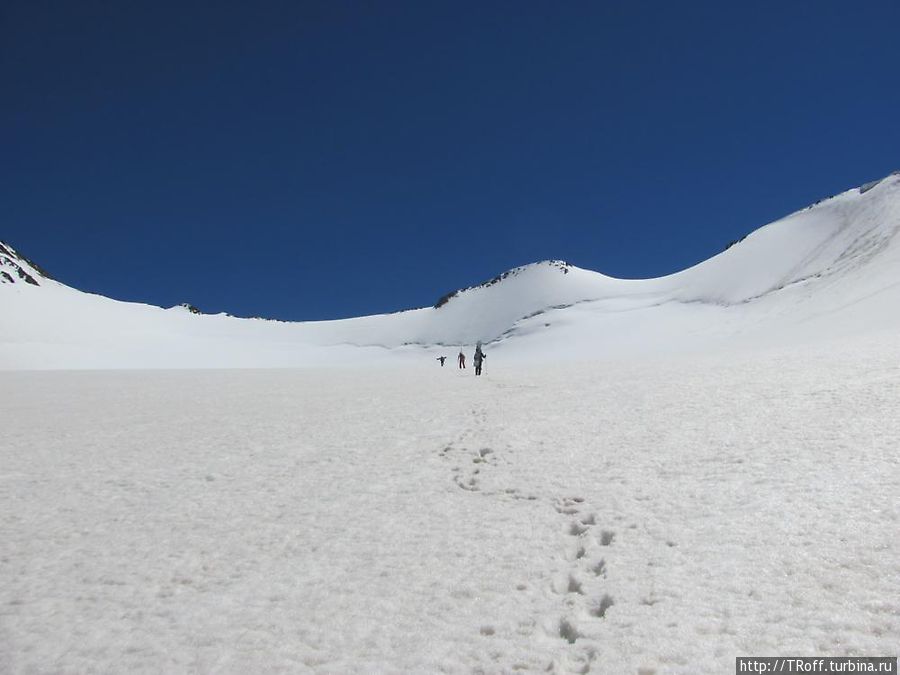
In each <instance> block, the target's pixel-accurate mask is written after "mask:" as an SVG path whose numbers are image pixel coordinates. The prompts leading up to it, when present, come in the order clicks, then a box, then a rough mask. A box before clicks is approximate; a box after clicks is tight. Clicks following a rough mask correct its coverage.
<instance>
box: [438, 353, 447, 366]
mask: <svg viewBox="0 0 900 675" xmlns="http://www.w3.org/2000/svg"><path fill="white" fill-rule="evenodd" d="M437 360H438V361H440V362H441V368H443V367H444V361H446V360H447V357H446V356H439V357H437Z"/></svg>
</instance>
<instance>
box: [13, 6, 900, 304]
mask: <svg viewBox="0 0 900 675" xmlns="http://www.w3.org/2000/svg"><path fill="white" fill-rule="evenodd" d="M897 26H900V3H897V2H896V1H892V2H881V1H877V0H876V1H873V2H867V3H848V2H828V1H825V2H790V3H785V2H754V3H746V2H744V3H728V2H692V3H668V2H640V1H638V2H599V1H598V2H591V3H581V2H571V3H538V2H503V3H499V2H498V3H494V2H478V3H462V2H453V3H450V2H441V3H436V2H434V3H433V2H378V3H362V2H359V3H347V2H340V1H329V2H298V1H276V2H265V1H263V2H252V3H251V2H216V3H212V2H192V1H191V0H186V1H184V2H178V3H169V2H153V3H149V2H127V3H126V2H112V1H109V2H96V1H91V0H86V1H83V2H77V3H75V2H73V3H61V2H43V1H40V0H24V1H22V0H6V2H4V3H3V4H2V5H0V97H2V105H0V158H2V159H0V239H4V240H7V241H9V242H10V243H11V244H12V245H14V246H16V247H18V248H19V249H20V250H21V251H23V252H24V253H25V254H26V255H28V256H29V257H31V258H33V259H34V260H35V261H37V262H38V263H40V264H41V265H43V266H44V267H45V268H47V269H48V270H49V271H50V272H51V273H53V274H54V275H55V276H56V277H57V278H59V279H60V280H61V281H63V282H65V283H67V284H69V285H72V286H75V287H77V288H80V289H82V290H87V291H91V292H96V293H102V294H104V295H108V296H110V297H114V298H118V299H123V300H134V301H140V302H148V303H152V304H158V305H163V306H169V305H173V304H176V303H178V302H183V301H187V302H191V303H194V304H195V305H197V306H199V307H201V308H202V309H204V310H206V311H214V312H216V311H228V312H231V313H233V314H237V315H240V316H256V315H262V316H268V317H273V318H280V319H289V320H304V319H328V318H337V317H343V316H354V315H361V314H370V313H379V312H387V311H395V310H400V309H405V308H410V307H416V306H425V305H430V304H432V303H433V302H434V301H435V300H437V298H438V297H440V296H441V295H443V294H444V293H445V292H447V291H450V290H453V289H454V288H457V287H460V286H466V285H470V284H474V283H477V282H479V281H482V280H483V279H486V278H489V277H492V276H494V275H495V274H497V273H499V272H502V271H503V270H505V269H508V268H510V267H513V266H516V265H520V264H525V263H529V262H534V261H537V260H541V259H546V258H562V259H566V260H568V261H570V262H571V263H573V264H576V265H578V266H581V267H586V268H589V269H593V270H597V271H600V272H603V273H605V274H610V275H613V276H619V277H631V278H638V277H650V276H660V275H663V274H668V273H671V272H675V271H677V270H680V269H683V268H685V267H688V266H690V265H692V264H695V263H697V262H699V261H701V260H704V259H706V258H708V257H710V256H712V255H714V254H715V253H717V252H719V251H720V250H722V249H723V248H724V247H725V245H726V244H727V243H728V242H729V241H731V240H733V239H737V238H739V237H741V236H743V235H745V234H747V233H748V232H749V231H751V230H753V229H756V228H757V227H759V226H761V225H764V224H765V223H767V222H769V221H771V220H774V219H777V218H779V217H781V216H783V215H786V214H787V213H789V212H791V211H793V210H796V209H798V208H801V207H803V206H806V205H807V204H809V203H811V202H813V201H815V200H817V199H819V198H821V197H824V196H827V195H829V194H832V193H835V192H838V191H841V190H843V189H847V188H850V187H853V186H855V185H858V184H860V183H863V182H865V181H868V180H871V179H874V178H878V177H881V176H883V175H885V174H887V173H889V172H890V171H892V170H895V169H897V168H900V121H898V119H900V118H898V111H900V39H898V38H897Z"/></svg>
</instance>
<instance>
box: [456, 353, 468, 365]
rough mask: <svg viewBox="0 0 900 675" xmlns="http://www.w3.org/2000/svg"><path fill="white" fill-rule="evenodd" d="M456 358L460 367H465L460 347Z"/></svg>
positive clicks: (464, 358) (463, 355)
mask: <svg viewBox="0 0 900 675" xmlns="http://www.w3.org/2000/svg"><path fill="white" fill-rule="evenodd" d="M456 360H457V362H458V363H459V367H460V368H465V367H466V355H465V354H463V352H462V349H460V350H459V356H457V357H456Z"/></svg>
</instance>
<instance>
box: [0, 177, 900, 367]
mask: <svg viewBox="0 0 900 675" xmlns="http://www.w3.org/2000/svg"><path fill="white" fill-rule="evenodd" d="M898 231H900V174H898V173H894V174H891V175H889V176H887V177H885V178H883V179H881V180H879V181H873V182H872V183H867V184H866V185H864V186H861V187H859V188H853V189H851V190H847V191H845V192H843V193H841V194H838V195H836V196H833V197H831V198H828V199H825V200H822V201H821V202H819V203H817V204H815V205H813V206H811V207H808V208H805V209H802V210H800V211H796V212H794V213H792V214H790V215H788V216H787V217H785V218H782V219H780V220H778V221H775V222H773V223H770V224H768V225H766V226H764V227H761V228H759V229H757V230H756V231H754V232H752V233H751V234H749V235H748V236H746V237H744V238H743V239H742V240H741V241H740V242H738V243H736V244H734V245H733V246H730V247H729V248H728V249H726V250H725V251H723V252H722V253H719V254H718V255H716V256H714V257H712V258H710V259H708V260H706V261H704V262H701V263H699V264H697V265H695V266H693V267H691V268H688V269H686V270H683V271H681V272H678V273H675V274H671V275H668V276H664V277H659V278H656V279H638V280H630V279H629V280H625V279H615V278H612V277H609V276H606V275H603V274H600V273H598V272H593V271H590V270H585V269H581V268H579V267H576V266H574V265H570V264H568V263H565V262H563V261H558V260H551V261H544V262H540V263H534V264H531V265H524V266H522V267H517V268H514V269H512V270H509V271H507V272H504V273H503V274H500V275H498V276H497V277H494V278H493V279H491V280H489V281H487V282H484V283H482V284H479V285H476V286H473V287H469V288H465V289H461V290H458V291H454V292H453V293H449V294H447V295H446V296H444V297H443V298H441V299H440V300H439V301H438V302H437V303H436V304H435V306H434V307H428V308H423V309H416V310H409V311H405V312H398V313H395V314H385V315H375V316H366V317H359V318H352V319H343V320H338V321H317V322H301V323H289V322H272V321H263V320H258V319H238V318H235V317H231V316H227V315H224V314H220V315H215V316H209V315H196V314H194V313H192V312H190V311H186V310H185V308H184V307H176V308H171V309H168V310H166V309H161V308H159V307H153V306H150V305H143V304H138V303H128V302H120V301H116V300H111V299H109V298H105V297H102V296H97V295H91V294H88V293H83V292H81V291H77V290H75V289H73V288H70V287H68V286H65V285H63V284H60V283H58V282H55V281H49V279H48V277H47V276H46V275H45V274H44V273H43V271H42V270H40V268H39V267H37V266H36V265H34V264H33V263H31V262H30V261H28V260H27V259H25V258H23V257H22V256H20V255H19V254H18V253H16V251H15V249H13V248H12V247H11V246H9V245H8V244H2V249H0V271H2V272H3V273H4V274H0V277H2V281H3V282H4V283H3V284H0V303H2V308H3V316H4V319H3V322H2V323H0V368H7V369H8V368H13V369H20V368H147V367H149V368H155V367H166V368H184V367H285V366H310V365H320V364H344V363H358V362H360V361H362V362H367V363H369V362H381V361H382V360H383V359H384V358H388V359H395V358H406V357H410V358H412V357H416V358H418V357H419V356H421V354H422V351H423V349H425V350H429V351H435V352H436V351H440V350H444V349H455V348H457V347H462V346H465V345H472V344H474V343H475V342H476V341H479V340H480V341H483V342H484V343H485V344H486V345H490V346H491V349H493V350H495V351H502V352H505V353H507V354H508V355H509V356H510V358H512V357H513V356H515V355H520V356H521V357H522V358H528V359H535V358H536V359H543V358H554V359H556V358H560V357H561V355H565V357H566V358H587V357H594V356H596V355H597V354H601V355H604V356H609V357H614V356H616V355H617V354H624V353H632V352H635V351H636V352H641V353H648V352H649V353H656V352H658V351H659V350H660V349H663V348H665V349H672V348H686V349H698V348H699V349H702V348H705V346H708V345H712V344H724V343H728V342H731V341H734V340H740V339H757V340H763V341H766V340H776V341H777V340H781V339H789V340H797V339H808V338H809V337H810V336H814V335H829V334H839V333H842V332H846V331H847V330H849V329H853V330H857V331H860V330H863V331H865V330H875V329H879V328H893V327H895V326H897V325H900V322H898V321H897V320H895V319H894V318H893V317H894V314H895V312H894V308H895V307H896V306H897V303H898V302H900V290H898V289H900V246H898V245H897V236H896V235H897V232H898ZM29 280H30V281H29ZM753 336H755V337H753Z"/></svg>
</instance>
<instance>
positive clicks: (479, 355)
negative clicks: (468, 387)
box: [472, 342, 487, 375]
mask: <svg viewBox="0 0 900 675" xmlns="http://www.w3.org/2000/svg"><path fill="white" fill-rule="evenodd" d="M486 358H487V356H485V354H484V352H483V351H481V343H480V342H479V343H478V344H477V345H475V356H474V357H472V361H473V362H474V363H475V374H476V375H481V364H482V363H483V362H484V360H485V359H486Z"/></svg>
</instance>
